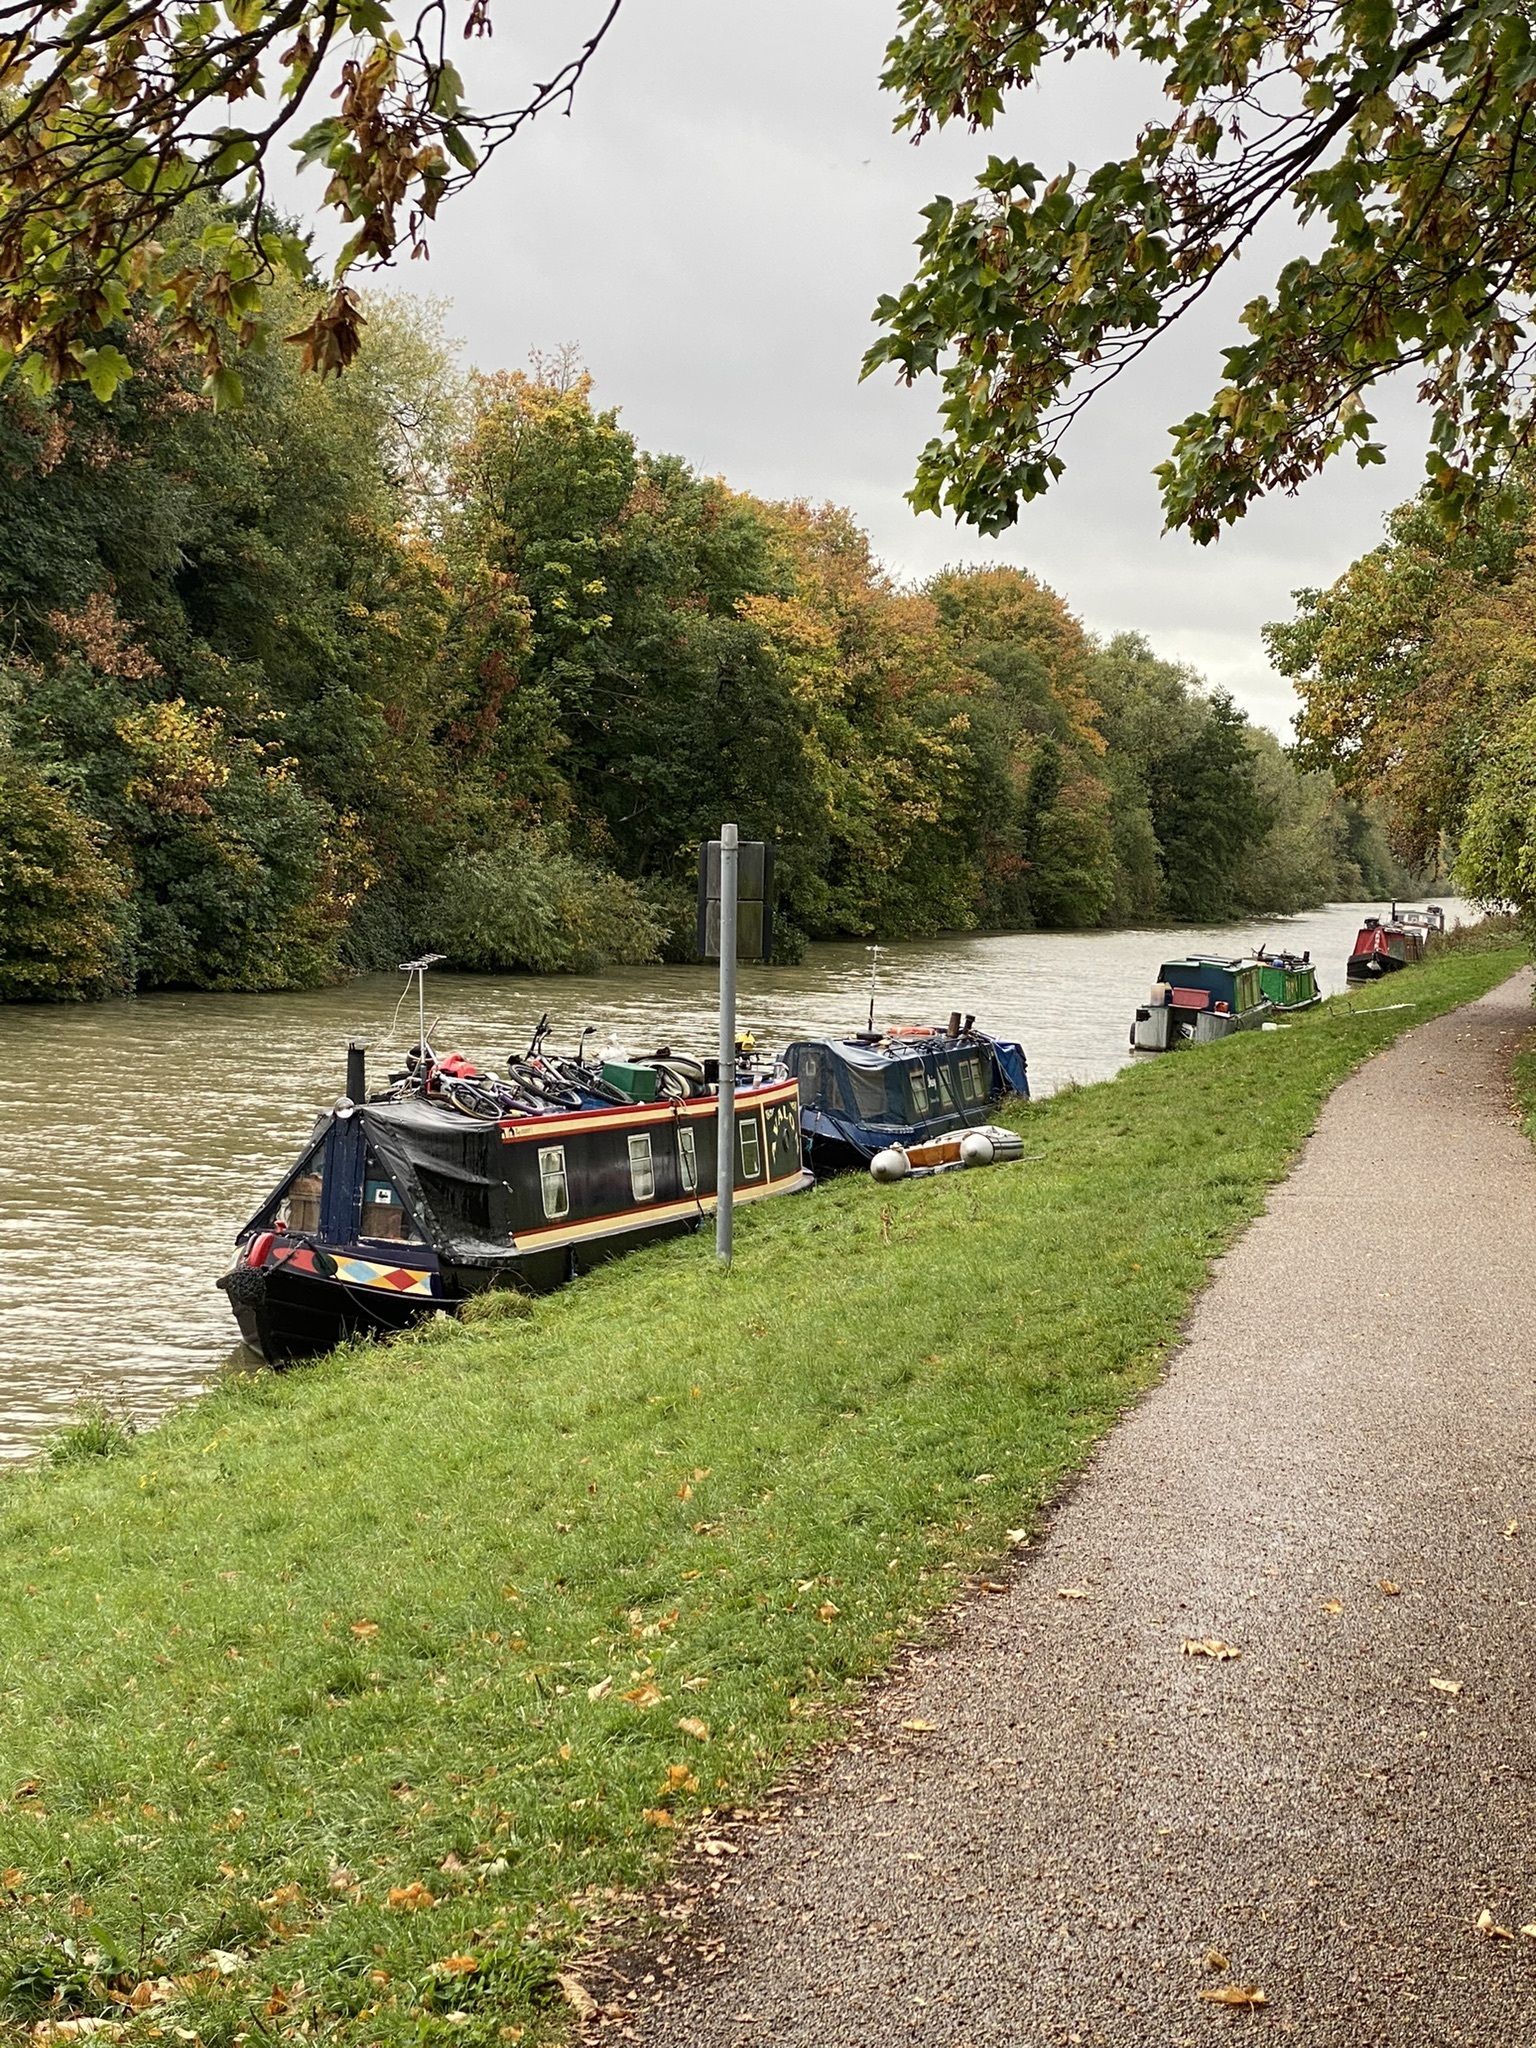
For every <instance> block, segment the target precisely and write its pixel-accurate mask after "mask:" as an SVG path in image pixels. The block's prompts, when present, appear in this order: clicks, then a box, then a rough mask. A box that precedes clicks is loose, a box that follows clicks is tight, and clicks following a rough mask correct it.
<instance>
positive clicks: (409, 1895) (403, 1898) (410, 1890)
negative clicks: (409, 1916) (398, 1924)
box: [385, 1878, 437, 1913]
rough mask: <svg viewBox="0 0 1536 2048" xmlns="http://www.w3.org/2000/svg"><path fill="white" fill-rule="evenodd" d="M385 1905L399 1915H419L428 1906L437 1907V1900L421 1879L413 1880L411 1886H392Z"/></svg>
mask: <svg viewBox="0 0 1536 2048" xmlns="http://www.w3.org/2000/svg"><path fill="white" fill-rule="evenodd" d="M385 1903H386V1905H389V1906H391V1907H393V1908H394V1910H395V1911H396V1912H397V1913H419V1912H421V1911H422V1909H423V1908H424V1907H426V1906H435V1905H436V1904H437V1900H436V1899H435V1898H433V1896H432V1894H431V1893H430V1892H429V1891H428V1890H427V1888H426V1886H425V1885H424V1884H423V1883H422V1882H421V1881H420V1879H419V1878H413V1879H412V1881H411V1882H410V1883H409V1884H392V1885H391V1886H390V1888H389V1897H388V1899H387V1900H386V1901H385Z"/></svg>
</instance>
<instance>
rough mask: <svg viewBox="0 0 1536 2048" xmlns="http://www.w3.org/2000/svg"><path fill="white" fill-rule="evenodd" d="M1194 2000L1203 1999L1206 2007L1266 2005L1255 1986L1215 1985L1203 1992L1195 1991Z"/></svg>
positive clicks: (1264, 1999) (1262, 1995)
mask: <svg viewBox="0 0 1536 2048" xmlns="http://www.w3.org/2000/svg"><path fill="white" fill-rule="evenodd" d="M1195 1996H1196V1998H1203V1999H1204V2000H1205V2002H1206V2004H1207V2005H1247V2006H1254V2005H1268V2003H1269V2000H1268V1999H1267V1998H1266V1997H1265V1996H1264V1994H1263V1992H1262V1991H1261V1990H1260V1989H1259V1987H1258V1985H1257V1984H1216V1985H1212V1986H1211V1987H1209V1988H1208V1989H1207V1990H1205V1991H1197V1992H1196V1993H1195Z"/></svg>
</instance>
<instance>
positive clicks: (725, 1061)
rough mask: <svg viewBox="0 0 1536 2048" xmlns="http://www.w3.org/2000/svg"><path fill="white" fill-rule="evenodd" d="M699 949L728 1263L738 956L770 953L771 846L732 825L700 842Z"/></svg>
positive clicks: (718, 1197)
mask: <svg viewBox="0 0 1536 2048" xmlns="http://www.w3.org/2000/svg"><path fill="white" fill-rule="evenodd" d="M699 953H700V955H701V957H702V958H703V959H705V960H718V961H719V962H720V1081H719V1089H720V1110H719V1123H718V1127H717V1130H716V1142H715V1251H716V1253H717V1255H718V1256H719V1259H720V1262H721V1264H722V1265H725V1266H728V1265H729V1264H730V1263H731V1207H732V1204H733V1202H734V1200H735V1196H736V962H737V961H738V960H739V959H747V960H767V959H769V958H770V957H771V956H772V953H773V848H772V846H771V845H769V844H768V843H767V842H766V841H765V840H762V839H746V840H743V839H742V838H740V836H739V835H738V833H737V830H736V827H735V826H734V825H722V826H721V827H720V837H719V838H718V839H712V840H707V841H706V842H705V844H704V845H703V846H701V847H700V848H699Z"/></svg>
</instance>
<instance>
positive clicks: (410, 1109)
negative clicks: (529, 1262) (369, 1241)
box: [241, 1102, 519, 1266]
mask: <svg viewBox="0 0 1536 2048" xmlns="http://www.w3.org/2000/svg"><path fill="white" fill-rule="evenodd" d="M351 1114H352V1115H353V1116H355V1117H356V1119H357V1121H358V1123H359V1124H360V1125H361V1127H362V1134H363V1142H364V1144H365V1145H366V1147H367V1151H368V1158H369V1161H370V1165H369V1167H368V1169H367V1170H369V1171H372V1170H374V1168H376V1169H377V1171H379V1172H380V1173H384V1174H387V1175H388V1176H389V1178H390V1180H391V1181H393V1183H394V1185H395V1187H396V1189H397V1190H398V1192H399V1194H400V1197H401V1200H402V1201H403V1202H404V1204H405V1208H406V1213H407V1214H408V1215H409V1217H410V1219H411V1222H412V1223H413V1224H414V1225H415V1227H416V1229H417V1230H418V1231H419V1232H420V1233H421V1235H422V1237H423V1238H424V1239H425V1240H426V1242H427V1243H428V1244H429V1245H430V1246H431V1247H432V1249H433V1251H435V1252H436V1253H437V1254H438V1256H439V1258H442V1259H446V1260H449V1261H452V1262H453V1263H455V1264H459V1265H471V1266H494V1265H502V1264H510V1263H512V1262H513V1261H515V1260H516V1259H517V1258H518V1256H519V1254H518V1251H517V1248H516V1246H515V1245H514V1244H513V1243H512V1231H513V1206H512V1205H513V1195H512V1190H511V1188H510V1187H509V1186H508V1185H507V1183H506V1181H505V1179H504V1178H503V1175H504V1173H505V1171H506V1158H507V1148H506V1147H505V1146H504V1145H503V1144H502V1142H501V1132H500V1130H499V1129H498V1127H497V1126H496V1125H495V1124H488V1123H475V1122H473V1121H472V1120H471V1119H470V1118H469V1117H466V1116H461V1115H460V1114H459V1113H458V1111H456V1110H441V1109H433V1108H431V1107H429V1106H428V1105H427V1104H425V1103H420V1102H370V1103H366V1104H364V1105H363V1106H362V1107H361V1108H359V1109H357V1110H354V1111H353V1112H352V1113H351ZM336 1121H337V1119H336V1116H335V1113H334V1112H332V1113H331V1114H330V1115H328V1116H322V1117H321V1118H320V1120H319V1122H318V1123H317V1124H316V1125H315V1128H314V1131H313V1133H312V1135H311V1137H310V1141H309V1144H308V1145H307V1146H306V1147H305V1149H304V1151H303V1152H302V1153H301V1154H300V1156H299V1158H298V1159H297V1160H296V1161H295V1162H294V1164H293V1165H292V1166H291V1167H290V1168H289V1169H288V1171H287V1173H286V1174H284V1176H283V1178H282V1179H281V1180H280V1181H279V1182H278V1184H277V1186H276V1187H275V1188H274V1189H273V1191H272V1193H271V1194H270V1195H268V1197H267V1199H266V1200H265V1202H263V1203H262V1205H261V1207H260V1209H258V1210H257V1212H256V1214H255V1215H254V1216H253V1217H252V1218H251V1220H250V1222H249V1223H248V1224H247V1225H246V1226H245V1229H244V1231H242V1232H241V1235H242V1237H244V1236H246V1235H248V1234H249V1233H251V1232H252V1231H255V1230H266V1229H270V1228H271V1226H272V1223H273V1221H274V1219H275V1218H276V1215H277V1212H278V1210H279V1209H280V1208H281V1206H282V1203H283V1200H284V1198H285V1197H286V1195H287V1194H288V1191H289V1189H290V1188H291V1187H292V1185H293V1183H294V1181H295V1180H296V1179H297V1177H298V1176H299V1174H300V1173H302V1172H303V1171H304V1170H305V1169H306V1168H308V1169H310V1170H314V1169H315V1168H317V1167H319V1166H320V1164H321V1159H320V1158H317V1157H316V1152H317V1148H323V1154H328V1153H329V1150H330V1147H329V1145H328V1144H327V1143H326V1141H327V1140H328V1139H329V1136H330V1133H331V1129H332V1127H333V1125H335V1123H336ZM322 1156H323V1155H322Z"/></svg>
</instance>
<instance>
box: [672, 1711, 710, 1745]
mask: <svg viewBox="0 0 1536 2048" xmlns="http://www.w3.org/2000/svg"><path fill="white" fill-rule="evenodd" d="M677 1725H678V1727H679V1728H681V1729H682V1731H683V1733H684V1734H685V1735H691V1736H692V1737H693V1739H694V1741H695V1742H708V1740H709V1723H708V1722H707V1721H701V1720H700V1719H699V1717H698V1716H697V1714H684V1716H683V1718H682V1719H681V1721H679V1722H678V1724H677Z"/></svg>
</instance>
